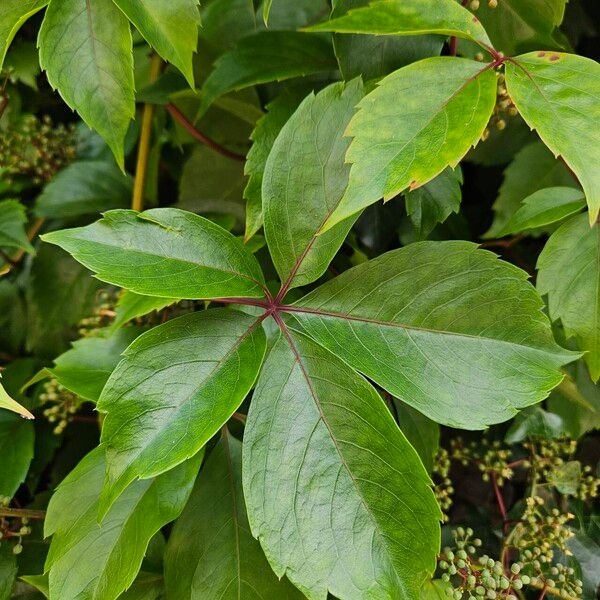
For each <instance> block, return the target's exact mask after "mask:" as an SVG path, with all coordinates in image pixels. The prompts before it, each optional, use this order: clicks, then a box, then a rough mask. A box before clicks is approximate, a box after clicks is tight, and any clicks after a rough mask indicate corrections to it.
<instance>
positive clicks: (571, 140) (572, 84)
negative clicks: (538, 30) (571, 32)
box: [506, 52, 600, 223]
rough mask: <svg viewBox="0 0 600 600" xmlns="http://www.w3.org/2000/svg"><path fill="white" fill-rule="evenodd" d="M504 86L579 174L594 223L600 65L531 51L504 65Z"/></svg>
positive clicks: (599, 192) (599, 174)
mask: <svg viewBox="0 0 600 600" xmlns="http://www.w3.org/2000/svg"><path fill="white" fill-rule="evenodd" d="M506 85H507V89H508V92H509V94H510V96H511V98H512V100H513V102H514V103H515V105H516V106H517V108H518V109H519V112H520V113H521V115H522V116H523V118H524V119H525V121H526V122H527V124H528V125H529V126H530V127H532V128H533V129H536V130H537V132H538V134H539V136H540V137H541V138H542V140H543V141H544V143H545V144H546V145H547V146H548V148H550V150H552V152H553V153H554V154H555V155H556V156H558V155H560V156H562V157H563V159H564V160H565V162H566V163H567V164H568V165H569V167H571V169H572V170H573V171H574V172H575V174H576V175H577V178H578V179H579V182H580V183H581V186H582V187H583V191H584V193H585V197H586V200H587V203H588V206H589V209H590V211H589V219H590V223H594V222H595V221H596V219H597V218H598V214H599V213H600V170H599V169H598V168H597V165H598V164H600V131H599V130H598V126H597V125H598V122H599V121H600V64H598V63H597V62H596V61H594V60H591V59H588V58H584V57H582V56H575V55H573V54H562V53H558V52H532V53H530V54H525V55H523V56H518V57H517V58H515V59H514V62H512V61H511V62H507V63H506Z"/></svg>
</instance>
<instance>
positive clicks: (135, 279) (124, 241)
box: [44, 208, 263, 298]
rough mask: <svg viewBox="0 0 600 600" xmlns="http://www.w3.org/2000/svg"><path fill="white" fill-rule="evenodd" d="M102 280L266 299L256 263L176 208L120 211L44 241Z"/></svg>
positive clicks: (185, 293)
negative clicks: (138, 211) (66, 253)
mask: <svg viewBox="0 0 600 600" xmlns="http://www.w3.org/2000/svg"><path fill="white" fill-rule="evenodd" d="M44 240H45V241H47V242H50V243H53V244H57V245H58V246H61V247H62V248H64V249H65V250H67V252H69V253H71V254H72V255H73V256H74V258H76V259H77V260H78V261H79V262H81V263H82V264H83V265H84V266H86V267H87V268H88V269H91V270H92V271H94V272H95V273H96V274H97V276H98V278H99V279H101V280H102V281H106V282H108V283H112V284H114V285H119V286H121V287H124V288H126V289H129V290H131V291H133V292H137V293H139V294H143V295H148V296H158V297H167V298H217V297H231V296H233V297H235V296H250V297H260V296H262V280H263V276H262V273H261V270H260V267H259V265H258V263H257V262H256V259H255V258H254V257H253V256H252V254H251V253H250V252H248V251H247V250H246V249H245V248H244V247H243V244H242V243H241V242H240V241H239V240H236V239H235V238H234V237H233V236H232V235H231V234H230V233H228V232H227V231H225V230H224V229H222V228H221V227H219V226H218V225H215V224H214V223H212V222H211V221H209V220H208V219H204V218H202V217H199V216H196V215H194V214H192V213H189V212H186V211H182V210H178V209H175V208H158V209H151V210H147V211H145V212H143V213H137V212H135V211H132V210H114V211H110V212H108V213H106V214H105V215H104V218H102V219H101V220H100V221H98V222H96V223H94V224H92V225H88V226H87V227H79V228H75V229H63V230H62V231H56V232H53V233H49V234H47V235H45V236H44Z"/></svg>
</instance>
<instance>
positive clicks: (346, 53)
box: [331, 0, 444, 81]
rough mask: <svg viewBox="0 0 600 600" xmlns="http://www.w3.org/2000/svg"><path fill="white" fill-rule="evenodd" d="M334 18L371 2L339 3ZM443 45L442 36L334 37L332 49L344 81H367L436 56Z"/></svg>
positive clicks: (350, 1) (336, 5)
mask: <svg viewBox="0 0 600 600" xmlns="http://www.w3.org/2000/svg"><path fill="white" fill-rule="evenodd" d="M334 4H335V6H334V7H333V10H332V12H331V18H332V19H333V18H336V17H340V16H342V15H344V14H346V13H347V12H348V11H349V10H350V9H352V8H361V7H364V6H367V5H368V4H369V0H338V1H337V2H335V3H334ZM443 45H444V38H443V37H442V36H440V35H417V36H410V35H406V36H391V35H364V34H358V35H352V34H347V33H343V34H335V35H334V36H333V47H334V49H335V55H336V58H337V60H338V64H339V66H340V71H341V72H342V75H343V76H344V79H346V80H350V79H354V78H355V77H359V76H361V77H362V78H363V80H364V81H368V80H370V79H378V78H380V77H383V76H384V75H387V74H388V73H391V72H392V71H395V70H396V69H399V68H400V67H404V66H406V65H409V64H410V63H413V62H415V61H417V60H421V59H423V58H427V57H429V56H437V55H439V54H440V52H441V50H442V46H443Z"/></svg>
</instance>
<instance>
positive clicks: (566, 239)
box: [537, 214, 600, 381]
mask: <svg viewBox="0 0 600 600" xmlns="http://www.w3.org/2000/svg"><path fill="white" fill-rule="evenodd" d="M599 232H600V228H599V227H598V225H594V227H591V228H590V226H589V223H588V222H587V215H586V214H582V215H577V216H575V217H573V218H571V219H569V220H568V221H567V222H566V223H564V224H563V225H561V226H560V227H559V229H557V230H556V231H555V232H554V233H553V234H552V235H551V236H550V239H549V240H548V242H547V243H546V245H545V246H544V250H543V251H542V253H541V254H540V257H539V259H538V265H537V267H538V279H537V287H538V290H539V291H540V293H541V294H548V307H549V311H550V316H551V318H552V319H553V320H556V319H560V321H561V323H562V324H563V327H564V328H565V333H566V334H567V336H568V337H571V336H572V337H574V338H575V340H576V341H577V344H578V346H579V348H580V349H581V350H586V351H587V352H586V354H585V355H584V357H583V358H584V360H585V361H586V363H587V365H588V368H589V370H590V375H591V377H592V379H593V380H594V381H598V378H599V377H600V292H599V290H600V238H599V235H600V233H599Z"/></svg>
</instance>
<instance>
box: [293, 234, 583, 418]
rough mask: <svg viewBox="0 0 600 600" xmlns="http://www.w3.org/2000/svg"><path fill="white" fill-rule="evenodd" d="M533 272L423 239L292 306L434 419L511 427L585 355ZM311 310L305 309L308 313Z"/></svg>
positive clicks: (331, 345)
mask: <svg viewBox="0 0 600 600" xmlns="http://www.w3.org/2000/svg"><path fill="white" fill-rule="evenodd" d="M542 306H543V303H542V301H541V299H540V297H539V295H538V294H537V293H536V291H535V289H534V288H533V286H532V285H531V284H530V283H528V282H527V274H526V273H525V272H524V271H521V270H520V269H518V268H517V267H514V266H513V265H510V264H509V263H505V262H502V261H499V260H498V259H497V258H496V256H495V255H494V254H492V253H491V252H487V251H484V250H479V249H477V246H476V245H475V244H472V243H470V242H460V241H456V242H454V241H453V242H420V243H415V244H411V245H410V246H407V247H406V248H402V249H400V250H394V251H391V252H388V253H386V254H383V255H382V256H380V257H378V258H376V259H374V260H371V261H369V262H368V263H365V264H363V265H359V266H358V267H354V268H353V269H350V270H349V271H346V272H345V273H343V274H342V275H340V276H339V277H337V278H336V279H333V280H331V281H329V282H327V283H325V284H324V285H322V286H321V287H320V288H317V289H316V290H314V291H313V292H311V293H310V294H308V295H307V296H306V297H305V298H303V299H301V300H299V301H298V302H297V303H296V304H294V307H296V310H298V311H299V312H297V313H295V317H296V318H297V319H298V321H299V322H300V323H301V324H302V327H303V328H304V329H305V331H306V332H307V333H308V334H309V335H310V336H312V337H313V338H315V339H316V340H317V341H318V342H319V343H321V344H323V345H324V346H325V347H327V348H328V349H329V350H331V351H332V352H334V353H335V354H337V355H338V356H340V357H341V358H342V359H344V360H345V361H346V362H347V363H348V364H350V365H351V366H352V367H354V368H356V369H357V370H359V371H361V372H362V373H364V374H365V375H366V376H367V377H369V378H371V379H373V380H374V381H375V382H376V383H377V384H379V385H381V386H382V387H384V388H385V389H386V390H388V391H389V392H390V393H391V394H392V395H394V396H396V397H397V398H399V399H400V400H402V401H403V402H406V403H407V404H409V405H411V406H412V407H414V408H416V409H417V410H419V411H421V412H422V413H424V414H425V415H427V416H428V417H429V418H430V419H433V420H434V421H437V422H438V423H442V424H444V425H449V426H452V427H459V428H462V429H482V428H484V427H486V426H487V425H490V424H493V423H499V422H502V421H506V420H507V419H510V418H511V417H513V416H514V415H515V414H516V413H517V410H518V409H520V408H524V407H525V406H529V405H532V404H535V403H537V402H539V401H540V400H542V399H543V398H545V397H546V396H547V395H548V392H549V391H550V390H551V389H552V388H553V387H554V386H556V385H557V384H558V383H559V382H560V381H561V379H562V377H563V375H562V373H561V372H560V370H559V368H560V367H561V366H562V365H563V364H565V363H566V362H569V361H571V360H574V359H575V358H577V354H576V353H571V352H569V351H567V350H563V349H562V348H560V347H559V346H557V345H556V343H555V342H554V340H553V338H552V333H551V330H550V323H549V321H548V319H547V317H546V316H545V315H544V314H543V313H542ZM302 311H304V312H302Z"/></svg>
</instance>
